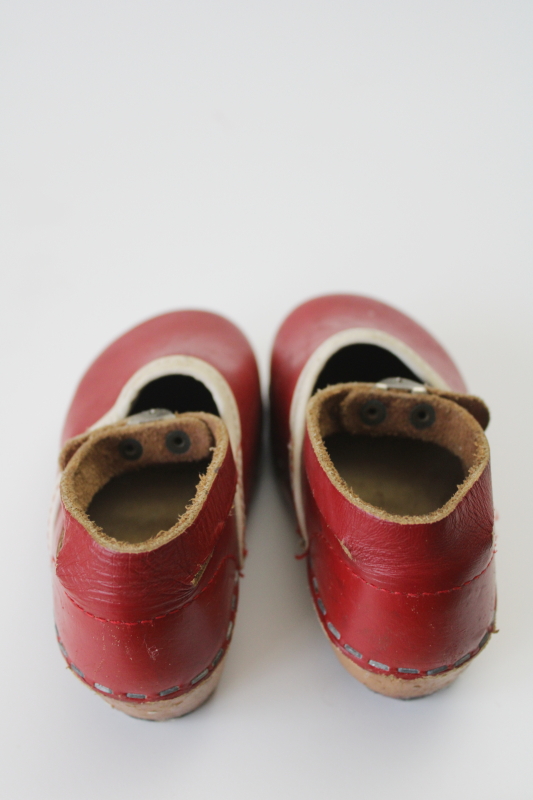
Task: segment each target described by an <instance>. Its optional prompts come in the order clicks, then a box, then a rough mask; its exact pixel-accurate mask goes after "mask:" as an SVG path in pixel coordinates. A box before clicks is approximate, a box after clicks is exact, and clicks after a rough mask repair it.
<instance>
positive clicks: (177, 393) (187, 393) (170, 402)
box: [128, 375, 220, 416]
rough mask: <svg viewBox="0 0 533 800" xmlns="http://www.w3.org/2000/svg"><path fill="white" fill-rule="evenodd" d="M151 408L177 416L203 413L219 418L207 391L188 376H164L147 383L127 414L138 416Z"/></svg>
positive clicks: (203, 385) (210, 395)
mask: <svg viewBox="0 0 533 800" xmlns="http://www.w3.org/2000/svg"><path fill="white" fill-rule="evenodd" d="M151 408H167V409H168V410H169V411H173V412H174V413H178V414H184V413H186V412H187V411H204V412H205V413H207V414H215V415H216V416H220V414H219V411H218V408H217V405H216V403H215V401H214V399H213V395H212V394H211V392H210V391H209V389H208V388H207V387H206V386H205V384H203V383H202V382H201V381H198V380H196V378H193V377H191V376H190V375H164V376H163V377H162V378H157V379H156V380H154V381H151V382H150V383H147V384H146V386H143V388H142V389H141V391H140V392H139V394H138V395H137V397H136V398H135V400H134V401H133V403H132V406H131V408H130V410H129V412H128V414H129V415H131V414H139V413H140V412H141V411H148V410H149V409H151Z"/></svg>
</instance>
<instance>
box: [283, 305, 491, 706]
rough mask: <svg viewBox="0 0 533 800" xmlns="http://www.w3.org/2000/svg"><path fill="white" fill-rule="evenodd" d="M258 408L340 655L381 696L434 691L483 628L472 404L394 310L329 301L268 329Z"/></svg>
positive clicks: (479, 443)
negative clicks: (266, 370)
mask: <svg viewBox="0 0 533 800" xmlns="http://www.w3.org/2000/svg"><path fill="white" fill-rule="evenodd" d="M271 415H272V438H273V446H274V451H275V457H276V462H277V465H278V468H279V471H280V472H281V474H282V476H284V480H285V482H286V485H287V486H289V487H290V492H291V494H292V499H293V502H294V506H295V510H296V515H297V519H298V526H299V530H300V533H301V535H302V537H303V540H304V542H305V545H306V548H307V563H308V574H309V582H310V588H311V595H312V598H313V601H314V605H315V609H316V612H317V615H318V618H319V620H320V623H321V625H322V628H323V630H324V633H325V634H326V636H327V637H328V639H329V641H330V644H331V645H332V647H333V649H334V652H335V654H336V655H337V657H338V658H339V660H340V662H341V663H342V664H343V666H344V667H346V669H348V671H349V672H350V673H351V674H353V675H354V676H355V677H356V678H358V679H359V680H360V681H362V682H363V683H364V684H366V685H367V686H369V687H370V688H371V689H374V690H375V691H377V692H380V693H382V694H386V695H389V696H391V697H402V698H410V697H417V696H422V695H426V694H430V693H431V692H434V691H437V690H438V689H440V688H443V687H444V686H446V685H448V684H449V683H451V682H452V681H453V680H454V679H455V678H456V677H457V675H458V674H459V673H460V672H461V671H462V670H463V669H465V667H466V666H467V665H468V664H469V663H470V662H471V660H472V659H473V658H474V657H475V656H476V655H477V654H478V653H479V652H480V650H481V649H482V648H483V647H484V646H485V645H486V643H487V642H488V640H489V638H490V635H491V633H492V632H493V630H494V613H495V603H496V592H495V579H494V560H493V556H494V538H493V521H494V513H493V506H492V495H491V480H490V466H489V448H488V444H487V440H486V438H485V435H484V433H483V429H484V428H485V427H486V425H487V424H488V411H487V409H486V407H485V405H484V404H483V403H482V401H481V400H479V399H478V398H475V397H472V396H470V395H467V394H465V385H464V382H463V380H462V378H461V376H460V374H459V372H458V370H457V368H456V367H455V365H454V364H453V362H452V361H451V359H450V358H449V356H448V355H447V354H446V353H445V351H444V350H443V349H442V347H441V346H440V345H439V344H438V343H437V342H436V341H435V340H434V339H433V338H432V337H431V336H430V335H429V334H428V333H427V332H426V331H424V330H423V329H422V328H421V327H420V326H419V325H417V324H416V323H415V322H413V321H412V320H410V319H409V318H408V317H406V316H405V315H404V314H401V313H400V312H398V311H396V310H395V309H393V308H391V307H389V306H387V305H384V304H383V303H379V302H376V301H374V300H370V299H368V298H364V297H356V296H351V295H332V296H328V297H320V298H317V299H315V300H311V301H309V302H307V303H304V304H303V305H301V306H300V307H299V308H297V309H296V310H295V311H293V312H292V314H290V316H289V317H288V318H287V319H286V320H285V322H284V323H283V325H282V326H281V328H280V330H279V332H278V335H277V337H276V340H275V344H274V349H273V354H272V377H271Z"/></svg>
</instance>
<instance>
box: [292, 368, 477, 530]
mask: <svg viewBox="0 0 533 800" xmlns="http://www.w3.org/2000/svg"><path fill="white" fill-rule="evenodd" d="M450 397H451V395H450V393H445V392H439V391H437V390H432V391H430V392H427V393H424V394H422V393H414V394H412V393H410V392H409V393H408V392H405V391H400V390H395V389H388V390H382V389H376V388H375V385H374V384H363V383H357V384H352V383H349V384H338V385H336V386H330V387H327V388H326V389H322V390H321V391H320V392H317V394H316V395H314V396H313V397H312V398H311V400H310V401H309V404H308V408H307V429H308V433H309V436H310V439H311V443H312V445H313V448H314V450H315V453H316V455H317V458H318V460H319V462H320V464H321V465H322V467H323V468H324V470H325V471H326V473H327V475H328V477H329V478H330V480H331V481H332V483H333V484H334V485H335V486H336V487H337V489H338V490H339V491H340V492H341V493H342V494H343V495H344V496H345V497H346V498H347V499H348V500H349V501H350V502H352V503H354V504H355V505H357V506H359V507H361V508H363V509H365V510H366V511H368V512H369V513H371V514H373V515H374V516H377V517H380V518H382V519H387V520H390V521H395V522H403V523H406V524H407V523H412V522H419V523H421V522H434V521H436V520H438V519H442V518H443V517H445V516H447V515H448V514H449V513H450V511H451V510H452V509H453V508H455V507H456V505H457V504H458V503H459V502H460V501H461V499H462V498H463V497H464V496H465V494H466V493H467V492H468V490H469V489H470V488H471V487H472V485H473V484H474V483H475V481H476V480H477V479H478V478H479V476H480V475H481V473H482V472H483V470H484V469H485V467H486V465H487V464H488V461H489V447H488V442H487V439H486V437H485V435H484V433H483V430H482V428H481V426H480V424H479V423H478V422H477V421H476V419H475V418H474V416H472V414H471V413H469V411H467V410H466V407H469V406H470V408H475V409H476V411H477V412H478V413H477V414H476V416H481V417H482V418H483V421H486V422H488V412H487V414H486V415H485V414H483V413H482V409H483V408H485V406H484V405H483V404H482V403H481V401H477V398H473V400H474V401H476V402H475V403H474V402H472V398H470V397H469V396H466V395H465V396H461V397H460V399H461V400H462V401H463V402H461V403H459V402H457V400H456V397H458V396H454V399H453V400H452V399H448V398H450ZM369 400H378V401H379V402H380V403H383V404H384V405H385V407H386V410H387V414H386V418H385V419H384V420H383V422H381V423H379V424H377V425H369V424H366V423H365V422H364V421H363V419H362V418H361V409H362V407H363V406H364V404H365V403H367V402H368V401H369ZM420 403H427V404H429V405H431V406H432V407H433V409H434V411H435V421H434V423H433V424H432V425H431V426H430V427H427V428H423V429H420V428H416V427H415V426H414V425H413V424H412V423H411V421H410V413H411V411H412V409H413V408H414V407H415V406H417V405H419V404H420ZM480 409H481V411H480ZM341 433H346V434H350V435H351V436H353V437H365V439H366V440H367V441H370V443H371V437H389V438H391V437H397V439H398V440H401V439H403V440H418V441H419V442H420V443H424V442H426V443H431V444H430V445H429V446H427V447H426V448H425V449H426V450H431V449H432V448H433V449H434V450H435V451H436V450H437V449H438V448H444V450H445V451H447V453H445V454H444V456H445V457H448V458H447V460H448V462H449V461H450V459H453V456H456V457H457V459H459V461H460V464H461V465H462V469H463V473H462V474H463V476H464V479H463V480H462V482H461V483H460V484H459V485H458V486H457V490H456V491H454V492H453V494H452V496H448V499H447V501H446V502H444V503H443V505H441V506H440V507H439V508H435V509H434V510H432V511H431V512H429V513H410V514H406V513H404V514H398V513H390V512H389V511H387V510H385V509H384V508H380V507H379V506H378V505H373V504H371V503H369V502H365V501H364V500H363V499H362V498H361V497H360V496H358V494H357V493H355V492H354V491H353V489H352V488H350V487H349V485H348V484H347V483H346V481H345V480H343V479H342V478H341V476H340V475H339V472H338V470H337V469H336V467H335V465H334V463H333V461H332V458H331V454H330V453H329V452H328V449H327V445H326V443H325V441H324V440H325V439H327V438H328V437H332V439H333V440H334V439H335V437H334V435H335V434H341ZM392 444H393V445H394V442H392ZM435 446H437V447H435ZM382 449H383V452H384V453H386V448H382ZM394 449H395V448H394V447H393V448H391V449H389V452H392V451H394ZM396 449H398V448H396ZM419 449H420V451H422V450H423V449H424V446H421V447H420V448H419ZM332 450H333V448H332ZM406 450H410V452H411V454H412V453H413V450H415V451H416V446H415V448H413V447H409V446H407V447H406ZM442 461H443V467H442V468H443V470H444V469H448V470H450V471H451V472H450V474H452V475H453V474H455V475H457V474H458V475H459V477H461V471H460V470H459V472H457V469H454V467H453V465H452V466H449V465H448V464H447V465H445V464H444V461H446V458H444V459H442ZM457 463H459V462H457ZM374 496H376V497H377V496H379V491H374ZM397 505H398V507H401V503H400V504H397ZM419 505H420V504H419ZM414 507H417V505H416V504H415V506H414ZM420 507H424V504H423V503H422V504H421V505H420Z"/></svg>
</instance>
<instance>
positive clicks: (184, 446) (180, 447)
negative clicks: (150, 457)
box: [165, 430, 191, 455]
mask: <svg viewBox="0 0 533 800" xmlns="http://www.w3.org/2000/svg"><path fill="white" fill-rule="evenodd" d="M165 443H166V446H167V450H170V452H171V453H176V454H177V455H180V454H181V453H186V452H187V450H188V449H189V447H190V446H191V440H190V439H189V437H188V435H187V434H186V433H185V431H179V430H178V431H170V433H167V437H166V439H165Z"/></svg>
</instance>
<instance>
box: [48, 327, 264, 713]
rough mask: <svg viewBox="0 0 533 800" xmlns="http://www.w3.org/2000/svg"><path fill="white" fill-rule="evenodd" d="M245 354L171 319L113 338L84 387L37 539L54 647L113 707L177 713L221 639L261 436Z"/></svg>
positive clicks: (193, 693) (205, 675)
mask: <svg viewBox="0 0 533 800" xmlns="http://www.w3.org/2000/svg"><path fill="white" fill-rule="evenodd" d="M260 423H261V400H260V389H259V377H258V372H257V366H256V362H255V358H254V355H253V353H252V350H251V348H250V346H249V344H248V342H247V340H246V339H245V337H244V336H243V335H242V333H241V332H240V331H239V330H238V329H237V328H236V327H235V326H234V325H232V324H231V323H230V322H228V321H227V320H225V319H223V318H222V317H219V316H217V315H215V314H210V313H206V312H201V311H178V312H174V313H171V314H165V315H163V316H160V317H157V318H155V319H152V320H149V321H148V322H145V323H143V324H142V325H139V326H138V327H136V328H134V329H133V330H131V331H129V332H128V333H126V334H125V335H124V336H122V337H121V338H119V339H118V340H117V341H116V342H114V343H113V344H112V345H111V346H110V347H108V348H107V350H105V352H104V353H103V354H102V355H101V356H100V357H99V358H98V359H97V360H96V361H95V362H94V364H93V365H92V366H91V367H90V369H89V370H88V372H87V373H86V374H85V376H84V378H83V379H82V381H81V383H80V386H79V388H78V390H77V392H76V395H75V397H74V400H73V402H72V405H71V407H70V410H69V413H68V417H67V421H66V424H65V430H64V434H63V441H64V446H63V450H62V453H61V458H60V467H61V474H60V480H59V485H58V492H57V498H56V503H55V505H54V509H53V513H52V520H51V528H50V537H51V550H52V561H53V582H54V606H55V618H56V626H57V636H58V641H59V646H60V648H61V651H62V653H63V655H64V657H65V658H66V660H67V663H68V665H69V667H70V669H71V670H72V671H73V672H74V673H75V674H76V675H77V676H78V677H79V678H80V679H81V680H82V681H83V682H84V683H85V684H86V685H87V686H89V687H90V688H91V689H92V690H93V691H95V692H96V693H98V694H99V695H100V696H101V697H103V698H104V699H105V700H107V701H108V702H109V703H110V704H111V705H112V706H114V707H115V708H118V709H120V710H122V711H125V712H126V713H128V714H130V715H132V716H136V717H141V718H144V719H168V718H170V717H176V716H181V715H182V714H185V713H188V712H189V711H192V710H193V709H194V708H196V707H197V706H198V705H200V704H201V703H202V702H203V701H204V700H205V699H206V698H207V697H208V696H209V695H210V694H211V692H212V691H213V690H214V689H215V688H216V685H217V683H218V680H219V678H220V674H221V671H222V669H223V664H224V659H225V655H226V652H227V649H228V646H229V643H230V640H231V634H232V630H233V625H234V620H235V614H236V609H237V601H238V581H239V568H240V566H241V565H242V560H243V556H244V525H245V507H246V503H247V500H248V498H249V494H250V491H251V486H252V478H253V475H254V471H255V467H256V462H257V455H258V448H259V437H260Z"/></svg>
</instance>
